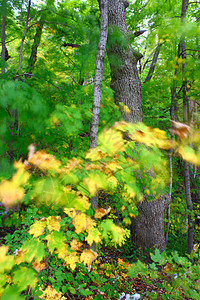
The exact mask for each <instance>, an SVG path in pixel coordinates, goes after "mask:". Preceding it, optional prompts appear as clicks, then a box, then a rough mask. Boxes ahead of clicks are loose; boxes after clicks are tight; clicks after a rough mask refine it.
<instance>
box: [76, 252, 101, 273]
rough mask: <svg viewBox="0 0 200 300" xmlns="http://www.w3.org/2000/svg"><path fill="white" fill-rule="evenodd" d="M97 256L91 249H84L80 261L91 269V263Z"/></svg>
mask: <svg viewBox="0 0 200 300" xmlns="http://www.w3.org/2000/svg"><path fill="white" fill-rule="evenodd" d="M97 256H98V254H97V253H96V252H95V251H93V250H91V249H84V250H83V252H82V253H81V257H80V261H81V262H82V263H83V264H84V265H86V266H88V269H89V270H90V269H91V264H92V262H93V261H94V260H95V259H96V258H97Z"/></svg>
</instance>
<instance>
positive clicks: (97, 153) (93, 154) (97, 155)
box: [86, 148, 107, 161]
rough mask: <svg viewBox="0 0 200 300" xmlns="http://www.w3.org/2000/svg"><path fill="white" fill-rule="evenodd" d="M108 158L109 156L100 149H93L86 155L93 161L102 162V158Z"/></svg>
mask: <svg viewBox="0 0 200 300" xmlns="http://www.w3.org/2000/svg"><path fill="white" fill-rule="evenodd" d="M106 156H107V154H106V153H104V152H103V151H101V150H100V149H98V148H92V149H90V150H89V152H88V153H87V154H86V158H87V159H90V160H91V161H95V160H100V159H102V158H105V157H106Z"/></svg>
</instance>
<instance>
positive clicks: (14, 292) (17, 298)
mask: <svg viewBox="0 0 200 300" xmlns="http://www.w3.org/2000/svg"><path fill="white" fill-rule="evenodd" d="M11 299H12V300H25V299H26V297H25V296H21V295H20V289H19V287H18V286H16V285H12V286H7V287H6V289H5V291H4V293H3V295H2V296H1V300H11Z"/></svg>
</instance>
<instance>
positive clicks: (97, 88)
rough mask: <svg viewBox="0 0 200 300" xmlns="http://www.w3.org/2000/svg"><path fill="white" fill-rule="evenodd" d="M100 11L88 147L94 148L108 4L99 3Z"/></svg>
mask: <svg viewBox="0 0 200 300" xmlns="http://www.w3.org/2000/svg"><path fill="white" fill-rule="evenodd" d="M99 7H100V11H101V28H100V37H99V43H98V48H97V54H96V67H95V79H94V96H93V105H92V120H91V125H90V141H89V147H90V148H95V147H96V146H97V136H98V130H99V115H100V106H101V92H102V81H103V64H104V57H105V49H106V43H107V36H108V2H107V0H101V1H99Z"/></svg>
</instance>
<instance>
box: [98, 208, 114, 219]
mask: <svg viewBox="0 0 200 300" xmlns="http://www.w3.org/2000/svg"><path fill="white" fill-rule="evenodd" d="M110 211H111V207H108V208H107V209H104V208H101V207H98V208H97V209H95V215H94V217H95V218H96V219H100V218H102V217H104V216H105V215H107V214H109V212H110Z"/></svg>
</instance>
